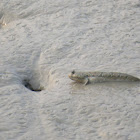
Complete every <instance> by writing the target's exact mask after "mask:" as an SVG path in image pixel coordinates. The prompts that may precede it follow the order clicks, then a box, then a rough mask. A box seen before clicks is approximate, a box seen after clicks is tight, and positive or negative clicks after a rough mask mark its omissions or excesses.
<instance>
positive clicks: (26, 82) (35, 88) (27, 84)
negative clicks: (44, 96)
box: [23, 79, 44, 92]
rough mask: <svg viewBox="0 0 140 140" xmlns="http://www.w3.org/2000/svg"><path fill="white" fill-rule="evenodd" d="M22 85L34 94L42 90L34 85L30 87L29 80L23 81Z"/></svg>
mask: <svg viewBox="0 0 140 140" xmlns="http://www.w3.org/2000/svg"><path fill="white" fill-rule="evenodd" d="M23 84H24V86H25V87H26V88H27V89H29V90H31V91H34V92H40V91H42V90H43V89H44V88H43V87H40V86H39V87H35V86H34V85H32V83H31V82H30V80H29V79H24V80H23Z"/></svg>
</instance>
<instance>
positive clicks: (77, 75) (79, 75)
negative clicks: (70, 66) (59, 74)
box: [69, 70, 85, 83]
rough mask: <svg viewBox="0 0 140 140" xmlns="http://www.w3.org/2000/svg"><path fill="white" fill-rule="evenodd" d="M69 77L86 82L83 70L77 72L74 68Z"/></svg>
mask: <svg viewBox="0 0 140 140" xmlns="http://www.w3.org/2000/svg"><path fill="white" fill-rule="evenodd" d="M69 78H70V79H71V80H74V81H76V82H81V83H83V82H84V79H85V77H84V76H83V75H82V73H81V72H76V71H75V70H73V71H72V72H71V73H70V74H69Z"/></svg>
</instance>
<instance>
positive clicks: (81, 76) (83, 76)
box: [69, 71, 140, 85]
mask: <svg viewBox="0 0 140 140" xmlns="http://www.w3.org/2000/svg"><path fill="white" fill-rule="evenodd" d="M69 78H70V79H71V80H74V81H76V82H80V83H84V84H85V85H87V84H88V83H91V82H111V81H140V79H139V78H137V77H134V76H132V75H128V74H125V73H119V72H98V71H95V72H80V71H72V72H71V73H70V74H69Z"/></svg>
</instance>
